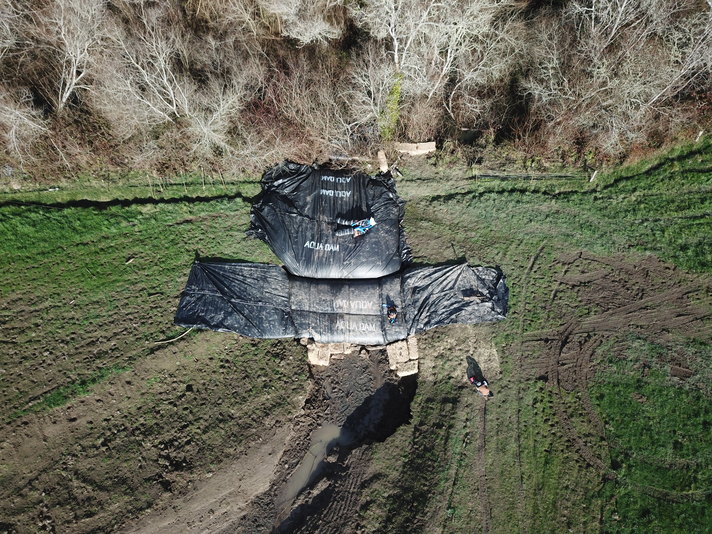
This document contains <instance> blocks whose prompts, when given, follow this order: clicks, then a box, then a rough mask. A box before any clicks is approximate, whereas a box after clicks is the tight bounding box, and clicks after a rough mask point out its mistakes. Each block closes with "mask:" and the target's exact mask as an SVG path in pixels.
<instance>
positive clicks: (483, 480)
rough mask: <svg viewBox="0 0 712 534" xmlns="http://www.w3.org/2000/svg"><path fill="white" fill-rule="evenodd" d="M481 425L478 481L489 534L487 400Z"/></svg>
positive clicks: (484, 532)
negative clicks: (486, 449)
mask: <svg viewBox="0 0 712 534" xmlns="http://www.w3.org/2000/svg"><path fill="white" fill-rule="evenodd" d="M479 411H480V425H479V436H478V440H477V479H478V480H479V481H480V485H479V487H478V495H479V498H480V517H482V534H489V531H490V524H491V523H492V508H491V506H490V501H489V493H488V489H487V487H488V485H489V484H488V481H487V469H486V466H485V446H486V443H487V440H486V435H487V418H486V416H487V400H485V399H482V400H481V402H480V410H479Z"/></svg>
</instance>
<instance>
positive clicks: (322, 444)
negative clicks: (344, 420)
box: [278, 424, 346, 508]
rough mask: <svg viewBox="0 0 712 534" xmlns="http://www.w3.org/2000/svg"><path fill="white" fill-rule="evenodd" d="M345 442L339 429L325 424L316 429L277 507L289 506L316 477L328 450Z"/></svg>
mask: <svg viewBox="0 0 712 534" xmlns="http://www.w3.org/2000/svg"><path fill="white" fill-rule="evenodd" d="M345 441H346V440H345V437H344V436H342V431H341V428H340V427H338V426H336V425H331V424H327V425H323V426H321V427H319V428H317V429H316V430H315V431H314V432H313V433H312V436H311V445H310V446H309V450H308V451H307V453H306V454H305V455H304V458H302V461H301V462H299V466H297V469H296V470H295V471H294V473H292V476H290V477H289V480H287V485H286V487H285V488H284V490H283V491H282V495H281V497H280V499H279V501H278V507H279V508H282V507H283V506H286V505H289V504H290V503H291V502H292V501H293V500H294V499H295V498H296V497H297V495H299V492H300V491H301V490H302V489H303V488H304V487H306V486H307V485H308V484H309V482H311V480H312V478H313V477H315V476H318V474H319V467H320V465H321V462H322V461H323V460H324V458H326V455H327V454H328V453H329V450H330V449H331V448H332V447H333V446H334V445H336V444H337V443H342V444H343V442H345Z"/></svg>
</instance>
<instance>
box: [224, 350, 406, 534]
mask: <svg viewBox="0 0 712 534" xmlns="http://www.w3.org/2000/svg"><path fill="white" fill-rule="evenodd" d="M311 371H312V379H313V383H312V388H311V391H310V393H309V397H308V398H307V401H306V402H305V406H304V412H303V413H302V414H301V415H300V416H299V417H298V418H297V419H296V420H295V421H294V424H293V429H292V435H291V437H290V440H289V442H290V445H289V446H288V448H287V450H286V451H285V453H284V455H283V457H282V459H281V460H280V462H279V464H278V467H277V470H276V471H275V477H274V479H273V480H274V481H273V483H272V484H271V486H270V488H269V489H268V491H267V492H265V493H264V494H262V495H261V496H260V497H259V498H258V499H257V500H256V501H255V502H254V503H253V504H252V505H251V506H250V509H249V510H248V512H247V513H246V514H245V515H244V517H242V518H240V519H239V520H238V521H236V522H235V523H234V524H232V525H230V526H228V527H226V528H225V529H223V530H222V531H221V532H224V533H225V534H227V533H228V532H245V533H247V532H269V531H270V530H272V531H273V532H290V533H291V532H295V533H296V532H304V533H306V532H319V533H329V532H334V533H337V532H343V531H344V527H343V524H342V522H341V520H342V518H343V517H349V516H350V517H355V515H356V512H357V510H358V506H359V501H360V487H361V485H362V482H363V477H364V474H365V471H366V469H367V466H368V460H367V458H368V445H369V444H371V443H373V442H375V441H382V440H384V439H386V438H387V437H388V436H390V435H391V434H392V433H393V432H395V430H396V429H397V428H398V427H399V426H400V425H401V424H403V423H405V422H407V421H408V420H409V418H410V402H411V400H412V399H413V396H414V394H415V388H416V381H415V377H405V378H399V377H397V376H396V374H395V373H393V372H392V371H391V370H389V367H388V357H387V354H386V351H385V350H384V349H375V350H366V349H360V351H354V352H352V353H350V354H348V355H333V354H332V356H331V362H330V365H329V366H328V367H323V366H313V367H312V368H311Z"/></svg>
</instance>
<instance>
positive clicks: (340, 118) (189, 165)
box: [0, 0, 712, 173]
mask: <svg viewBox="0 0 712 534" xmlns="http://www.w3.org/2000/svg"><path fill="white" fill-rule="evenodd" d="M710 58H712V4H711V3H710V2H709V1H708V2H700V1H699V0H595V1H594V0H565V1H561V2H557V3H541V2H533V1H532V2H528V3H527V2H515V1H514V0H476V1H471V0H470V1H465V0H437V1H435V2H431V1H427V2H426V1H424V0H362V1H360V2H358V3H355V2H347V1H345V0H317V1H312V2H308V1H306V0H210V1H208V0H187V1H182V0H167V1H162V2H159V1H157V0H3V1H2V2H0V62H1V63H0V74H1V75H2V80H3V83H2V85H1V86H0V135H2V140H3V155H2V160H3V161H4V162H5V164H7V165H9V166H10V167H23V168H25V169H26V170H28V172H31V171H32V169H33V168H34V169H39V168H43V169H44V170H52V169H53V168H56V169H59V168H60V167H61V168H62V169H66V168H70V169H72V170H73V171H74V170H76V171H78V170H81V169H80V168H83V167H85V166H86V165H90V166H91V165H92V163H91V162H92V161H93V162H94V163H93V165H115V166H119V167H122V166H124V167H141V168H146V169H148V170H159V171H161V172H171V171H179V170H191V169H195V168H198V167H203V168H206V167H207V168H209V169H212V170H216V171H222V172H234V173H239V172H244V171H246V170H247V171H251V172H252V171H256V170H259V169H260V168H262V167H263V166H264V165H265V164H267V163H269V162H270V161H273V160H276V159H280V158H282V157H291V158H295V159H299V160H302V161H311V160H314V159H325V158H328V157H329V156H334V155H336V156H341V157H348V156H363V155H368V154H374V153H375V151H377V150H378V149H379V148H382V147H383V146H384V145H387V144H388V143H389V142H391V141H394V140H402V141H426V140H430V139H438V140H439V141H443V140H447V139H448V138H453V137H455V136H457V135H458V132H460V131H462V130H470V131H472V132H476V133H479V134H482V133H486V134H487V135H485V136H481V138H483V139H489V140H494V141H507V142H513V143H515V144H520V145H521V146H526V147H528V149H529V150H537V151H539V152H541V153H542V154H543V155H546V154H547V153H552V152H554V151H559V152H561V151H564V152H567V153H570V154H573V155H574V156H573V157H572V160H575V159H576V158H577V157H580V156H581V154H583V153H587V154H591V153H594V154H597V155H598V156H600V157H602V158H605V157H620V156H624V155H625V154H627V153H628V152H629V151H630V150H631V147H635V146H646V145H648V144H656V143H661V142H665V141H667V140H669V139H673V138H675V137H676V136H678V135H684V134H685V132H691V131H692V130H699V129H703V128H705V127H708V126H709V120H710V116H711V112H710V110H709V94H710V91H712V75H711V71H712V60H711V59H710ZM67 124H72V125H73V127H74V129H73V130H72V132H73V133H74V134H76V137H77V138H76V139H75V140H74V141H73V142H74V143H75V144H76V147H75V148H74V149H73V150H72V151H69V152H68V151H66V150H62V148H61V147H62V146H64V145H63V143H62V142H61V141H62V139H61V138H62V136H63V135H65V134H66V131H65V126H66V125H67ZM82 125H83V126H82ZM97 125H99V126H100V127H98V126H97ZM97 135H98V136H99V137H103V139H102V140H101V142H97V139H96V137H97ZM39 140H42V141H43V142H41V143H40V142H38V141H39ZM48 146H49V147H58V149H57V150H54V149H52V150H45V148H46V147H48ZM82 146H84V147H85V148H84V149H82V148H81V147H82ZM102 150H110V151H118V152H120V157H118V156H117V157H111V156H110V155H107V154H102V153H101V151H102ZM60 152H61V154H60ZM74 154H76V155H77V156H76V157H75V155H74ZM577 154H578V156H576V155H577ZM107 162H111V163H107Z"/></svg>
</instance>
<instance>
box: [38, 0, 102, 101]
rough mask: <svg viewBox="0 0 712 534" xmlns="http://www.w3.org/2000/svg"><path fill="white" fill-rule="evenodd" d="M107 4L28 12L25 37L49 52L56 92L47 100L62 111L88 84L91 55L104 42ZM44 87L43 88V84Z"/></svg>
mask: <svg viewBox="0 0 712 534" xmlns="http://www.w3.org/2000/svg"><path fill="white" fill-rule="evenodd" d="M105 3H106V2H105V0H54V1H53V2H50V3H49V4H48V5H47V7H45V8H43V9H39V10H33V11H30V12H29V17H28V18H27V19H26V26H25V28H24V34H25V35H26V36H29V38H30V39H31V40H32V41H34V42H35V43H36V44H37V45H38V46H39V47H41V48H43V49H45V50H47V51H48V52H49V58H48V61H49V64H50V67H51V68H54V69H56V70H57V74H58V75H57V79H56V80H53V81H51V82H50V83H52V84H56V86H55V87H56V88H55V90H54V91H53V92H52V91H50V92H49V94H48V95H47V97H48V98H49V100H51V101H52V102H54V104H55V107H56V109H57V110H59V111H61V110H62V109H63V108H64V107H65V106H66V105H67V103H68V102H69V99H70V98H71V97H72V95H74V94H75V93H76V92H77V91H78V90H79V89H87V88H88V85H87V84H86V83H85V82H86V79H87V75H88V74H89V71H90V66H91V59H92V55H93V54H94V53H95V52H96V50H97V49H98V48H99V43H100V41H101V38H102V34H101V25H102V21H103V18H104V13H105ZM40 85H42V84H40Z"/></svg>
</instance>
